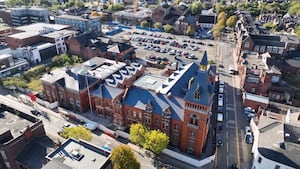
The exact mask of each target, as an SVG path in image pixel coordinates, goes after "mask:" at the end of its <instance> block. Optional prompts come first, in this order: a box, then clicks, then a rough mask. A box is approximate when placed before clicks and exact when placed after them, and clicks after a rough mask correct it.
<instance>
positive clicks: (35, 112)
mask: <svg viewBox="0 0 300 169" xmlns="http://www.w3.org/2000/svg"><path fill="white" fill-rule="evenodd" d="M30 112H31V114H33V115H35V116H40V115H41V112H39V111H37V110H36V109H34V110H31V111H30Z"/></svg>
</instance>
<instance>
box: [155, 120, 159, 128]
mask: <svg viewBox="0 0 300 169" xmlns="http://www.w3.org/2000/svg"><path fill="white" fill-rule="evenodd" d="M158 124H159V121H158V119H157V118H156V119H155V125H156V126H158Z"/></svg>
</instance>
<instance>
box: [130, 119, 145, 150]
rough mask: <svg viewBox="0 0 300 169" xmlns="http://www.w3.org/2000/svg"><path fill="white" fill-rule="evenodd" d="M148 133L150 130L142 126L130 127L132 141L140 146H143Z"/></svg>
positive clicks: (134, 125) (133, 125)
mask: <svg viewBox="0 0 300 169" xmlns="http://www.w3.org/2000/svg"><path fill="white" fill-rule="evenodd" d="M147 132H148V129H147V128H146V127H145V126H143V125H142V124H139V123H137V124H132V125H131V126H130V140H131V141H132V142H134V143H136V144H138V145H141V146H143V145H144V143H145V136H146V133H147Z"/></svg>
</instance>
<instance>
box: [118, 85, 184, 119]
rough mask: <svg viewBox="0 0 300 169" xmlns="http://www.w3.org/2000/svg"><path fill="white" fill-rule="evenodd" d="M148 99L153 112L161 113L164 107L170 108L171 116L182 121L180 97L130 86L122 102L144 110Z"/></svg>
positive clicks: (181, 101)
mask: <svg viewBox="0 0 300 169" xmlns="http://www.w3.org/2000/svg"><path fill="white" fill-rule="evenodd" d="M149 101H150V103H151V105H152V106H153V113H156V114H159V115H162V113H163V112H164V111H165V110H166V109H168V108H170V111H171V113H172V115H171V118H172V119H175V120H180V121H183V108H184V100H183V99H182V98H177V97H173V96H169V97H168V96H166V95H163V94H157V93H155V92H154V91H149V90H147V89H142V88H138V87H132V88H130V90H129V91H128V93H127V95H126V98H125V100H124V104H125V105H129V106H132V107H136V108H139V109H142V110H145V106H146V104H147V103H148V102H149Z"/></svg>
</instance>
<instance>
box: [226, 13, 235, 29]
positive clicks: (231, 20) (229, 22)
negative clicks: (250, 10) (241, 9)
mask: <svg viewBox="0 0 300 169" xmlns="http://www.w3.org/2000/svg"><path fill="white" fill-rule="evenodd" d="M236 20H237V17H236V16H235V15H232V16H230V17H229V18H228V19H227V20H226V26H229V27H231V28H234V27H235V24H236Z"/></svg>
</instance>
